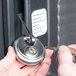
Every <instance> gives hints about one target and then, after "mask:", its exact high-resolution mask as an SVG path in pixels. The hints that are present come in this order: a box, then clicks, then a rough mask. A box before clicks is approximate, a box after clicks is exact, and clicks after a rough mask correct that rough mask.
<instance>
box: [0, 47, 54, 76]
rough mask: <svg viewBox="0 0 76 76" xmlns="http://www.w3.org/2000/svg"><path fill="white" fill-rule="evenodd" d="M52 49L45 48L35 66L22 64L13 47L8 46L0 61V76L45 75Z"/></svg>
mask: <svg viewBox="0 0 76 76" xmlns="http://www.w3.org/2000/svg"><path fill="white" fill-rule="evenodd" d="M52 54H53V51H52V50H49V49H47V50H45V58H44V60H43V61H42V62H41V63H39V64H37V65H35V66H28V65H27V66H25V67H24V68H23V69H20V67H22V66H23V64H21V63H20V62H19V61H18V60H17V59H16V56H15V52H14V49H13V48H12V47H11V46H10V47H9V48H8V53H7V55H6V57H5V58H4V59H2V60H1V61H0V76H45V75H46V73H47V72H48V69H49V66H50V64H51V58H50V56H52Z"/></svg>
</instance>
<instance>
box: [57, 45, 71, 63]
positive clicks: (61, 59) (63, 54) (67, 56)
mask: <svg viewBox="0 0 76 76" xmlns="http://www.w3.org/2000/svg"><path fill="white" fill-rule="evenodd" d="M58 63H59V64H63V63H72V55H71V52H70V50H69V48H67V47H66V46H61V47H60V48H59V51H58Z"/></svg>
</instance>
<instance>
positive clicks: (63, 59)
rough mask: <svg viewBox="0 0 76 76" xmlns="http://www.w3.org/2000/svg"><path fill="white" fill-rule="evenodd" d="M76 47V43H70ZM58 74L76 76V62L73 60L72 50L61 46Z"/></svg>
mask: <svg viewBox="0 0 76 76" xmlns="http://www.w3.org/2000/svg"><path fill="white" fill-rule="evenodd" d="M69 47H72V48H74V49H76V45H69ZM58 76H76V64H74V63H73V62H72V54H71V50H70V49H69V48H68V47H66V46H61V47H60V48H59V51H58Z"/></svg>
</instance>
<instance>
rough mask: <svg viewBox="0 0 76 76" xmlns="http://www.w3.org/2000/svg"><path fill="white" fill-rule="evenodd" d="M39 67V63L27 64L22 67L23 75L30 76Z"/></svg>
mask: <svg viewBox="0 0 76 76" xmlns="http://www.w3.org/2000/svg"><path fill="white" fill-rule="evenodd" d="M38 67H39V64H38V65H34V66H26V67H24V68H23V69H21V73H22V75H23V76H29V75H30V74H32V73H33V72H35V70H37V69H38Z"/></svg>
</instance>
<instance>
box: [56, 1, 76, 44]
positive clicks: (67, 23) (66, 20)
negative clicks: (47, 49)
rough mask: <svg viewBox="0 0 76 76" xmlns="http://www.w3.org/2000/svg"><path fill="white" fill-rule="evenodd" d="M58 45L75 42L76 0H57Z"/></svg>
mask: <svg viewBox="0 0 76 76" xmlns="http://www.w3.org/2000/svg"><path fill="white" fill-rule="evenodd" d="M57 17H58V45H62V44H65V45H68V44H75V43H76V0H58V16H57Z"/></svg>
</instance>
